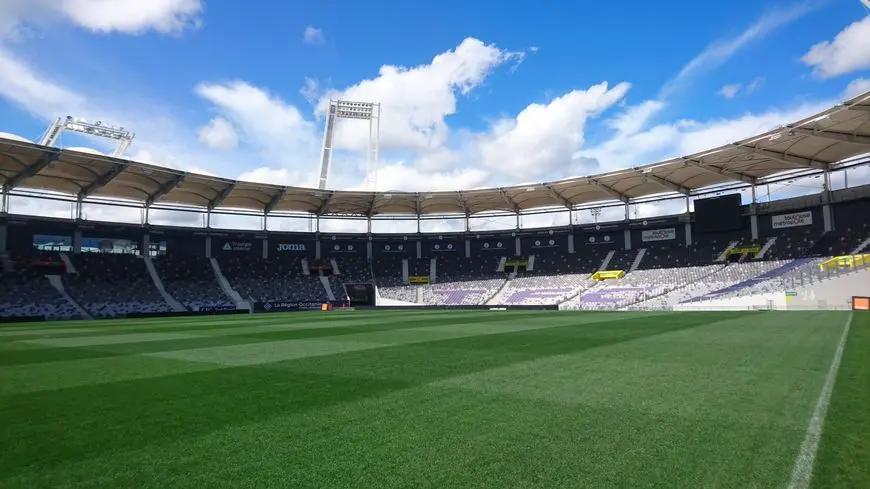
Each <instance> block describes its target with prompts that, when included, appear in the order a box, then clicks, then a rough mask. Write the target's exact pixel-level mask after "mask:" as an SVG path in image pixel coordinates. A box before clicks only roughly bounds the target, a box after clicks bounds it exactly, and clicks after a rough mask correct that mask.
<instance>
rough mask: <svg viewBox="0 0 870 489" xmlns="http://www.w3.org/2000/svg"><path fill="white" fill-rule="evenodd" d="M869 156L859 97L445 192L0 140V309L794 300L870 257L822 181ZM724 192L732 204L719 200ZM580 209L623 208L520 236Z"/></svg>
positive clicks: (68, 313)
mask: <svg viewBox="0 0 870 489" xmlns="http://www.w3.org/2000/svg"><path fill="white" fill-rule="evenodd" d="M868 152H870V93H866V94H863V95H861V96H859V97H856V98H854V99H852V100H850V101H847V102H845V103H844V104H841V105H838V106H835V107H832V108H831V109H828V110H826V111H824V112H822V113H819V114H816V115H814V116H812V117H808V118H806V119H804V120H801V121H798V122H795V123H790V124H786V125H784V126H782V127H780V128H777V129H775V130H772V131H769V132H767V133H764V134H761V135H758V136H755V137H752V138H748V139H746V140H742V141H739V142H735V143H733V144H729V145H725V146H722V147H719V148H715V149H712V150H709V151H705V152H701V153H697V154H693V155H688V156H684V157H680V158H674V159H671V160H668V161H664V162H660V163H656V164H651V165H646V166H639V167H635V168H630V169H625V170H620V171H616V172H611V173H606V174H600V175H591V176H584V177H579V178H569V179H565V180H559V181H553V182H545V183H539V184H529V185H517V186H509V187H499V188H489V189H476V190H467V191H451V192H413V193H412V192H357V191H330V190H319V189H306V188H298V187H287V186H276V185H264V184H258V183H251V182H241V181H234V180H228V179H223V178H217V177H210V176H204V175H197V174H192V173H187V172H181V171H177V170H172V169H168V168H163V167H158V166H152V165H146V164H142V163H138V162H134V161H129V160H124V159H119V158H112V157H107V156H101V155H93V154H87V153H82V152H77V151H70V150H61V149H57V148H51V147H46V146H40V145H35V144H30V143H26V142H21V141H15V140H11V139H0V174H2V177H3V209H2V210H3V214H2V217H0V253H2V258H3V269H4V288H3V297H0V306H2V307H0V314H2V315H3V316H6V317H47V318H62V317H107V316H120V315H137V314H139V315H141V314H169V313H177V314H181V313H190V312H215V311H220V310H250V309H256V310H266V311H269V310H278V309H294V308H310V307H319V305H320V304H324V303H338V304H345V303H352V304H364V305H373V304H374V303H376V302H377V303H379V304H392V305H413V304H418V305H419V304H427V305H442V306H462V307H468V306H492V305H511V306H551V307H555V306H559V307H561V308H578V309H627V308H673V307H683V306H685V305H691V304H693V303H705V302H709V301H715V300H723V299H728V298H733V297H740V296H745V295H747V294H756V295H757V294H764V293H776V294H779V295H784V296H787V294H789V293H792V294H795V295H796V293H795V292H794V291H795V289H798V288H801V287H805V286H808V285H811V284H815V283H818V282H819V281H823V280H829V279H830V277H831V275H832V271H835V272H837V273H836V274H837V275H838V276H839V271H840V267H839V266H838V267H826V266H825V265H824V264H825V263H827V262H829V261H830V260H831V258H832V257H836V256H853V255H859V256H863V255H861V253H863V252H864V251H865V250H866V249H867V247H868V240H870V227H868V226H870V219H868V216H870V187H868V186H858V187H853V188H845V189H840V190H836V191H835V190H832V188H831V184H830V181H831V177H832V175H836V174H838V173H839V172H845V171H847V170H849V169H851V168H855V167H866V165H867V162H868V158H867V153H868ZM812 177H818V178H819V179H821V181H822V182H823V183H822V190H821V192H819V193H818V194H813V195H809V196H802V197H795V198H791V199H785V200H778V201H773V202H765V203H760V202H758V201H757V199H756V189H757V188H758V187H759V186H761V185H765V184H770V183H775V182H779V181H783V180H786V179H794V178H812ZM741 189H742V190H745V191H749V192H750V193H751V199H750V201H749V202H748V203H745V204H743V203H741V202H740V199H739V198H738V199H736V201H735V199H733V198H730V199H729V198H728V197H727V195H729V194H732V195H733V194H734V192H737V191H739V190H741ZM717 195H725V197H721V198H712V197H715V196H717ZM16 198H27V199H42V200H44V201H54V202H65V203H68V204H69V205H70V206H71V208H72V209H73V212H72V215H71V219H56V218H44V217H35V216H26V215H20V214H15V213H14V210H15V209H14V208H11V207H10V199H16ZM663 199H667V200H673V199H679V200H680V201H681V202H684V203H685V208H684V212H681V213H679V214H676V215H670V216H658V217H648V218H644V219H632V218H631V216H630V213H629V206H630V205H633V204H637V203H642V202H656V201H660V200H663ZM691 202H694V207H695V210H694V212H692V211H691V205H690V203H691ZM86 205H109V206H118V207H119V208H133V209H139V210H140V211H141V214H142V219H141V222H139V223H136V224H122V223H107V222H95V221H89V220H83V219H82V217H83V216H82V208H83V207H84V206H86ZM590 206H593V207H624V208H625V214H624V216H625V218H624V219H621V220H617V221H608V222H601V223H593V224H574V223H575V220H574V219H573V218H571V219H569V221H568V222H570V223H571V224H567V225H565V226H557V227H551V228H546V229H523V228H522V227H521V226H520V218H521V216H524V215H534V214H547V213H556V212H559V213H566V212H567V213H568V214H573V213H576V212H579V211H581V210H584V209H588V208H589V207H590ZM702 209H703V210H702ZM156 210H159V211H174V212H187V213H193V214H198V215H203V216H205V226H203V227H201V228H192V227H178V226H165V225H156V224H153V223H152V222H151V220H150V219H149V215H150V213H151V212H153V211H156ZM214 215H238V216H256V217H259V218H261V219H262V223H263V228H262V229H260V230H254V231H250V230H249V231H239V230H228V229H216V228H214V227H213V226H211V222H212V217H213V216H214ZM505 216H515V217H516V223H517V225H516V227H515V228H514V229H507V230H500V231H485V232H484V231H479V232H478V231H472V230H471V226H470V225H469V222H470V221H471V220H472V219H475V218H482V217H484V218H491V217H505ZM282 218H286V219H313V220H315V221H316V222H317V223H318V225H316V226H315V228H314V231H313V232H298V233H291V232H281V231H277V230H273V229H269V227H268V226H267V223H269V222H270V220H273V219H282ZM327 218H339V219H354V220H363V221H365V222H366V223H367V225H368V232H366V233H329V232H320V226H319V222H320V220H321V219H327ZM389 219H405V220H409V219H410V220H416V222H417V232H413V233H407V234H383V233H373V232H371V231H372V222H373V221H378V220H389ZM434 219H439V220H440V219H458V220H464V222H465V225H464V229H465V231H460V232H451V233H423V232H420V231H422V229H421V228H422V226H421V222H423V221H425V220H434ZM91 252H94V253H91ZM868 261H870V260H868ZM863 263H864V262H863V259H861V260H858V261H853V262H851V264H850V265H849V267H848V271H850V272H853V273H863V272H865V271H866V270H862V271H860V272H855V271H854V269H855V268H860V269H863V268H864V265H863ZM856 264H857V265H856ZM598 271H601V272H604V271H613V272H621V275H619V274H617V275H614V277H617V276H618V277H619V278H616V279H614V280H598V279H600V278H602V277H600V276H599V277H594V278H593V277H592V274H594V273H595V272H598ZM604 278H608V276H605V277H604ZM788 297H794V295H792V296H788ZM841 302H842V301H840V300H837V301H834V302H833V303H827V302H825V304H828V305H830V306H832V307H840V306H842V305H843V304H842V303H841ZM819 304H820V305H824V304H821V303H819Z"/></svg>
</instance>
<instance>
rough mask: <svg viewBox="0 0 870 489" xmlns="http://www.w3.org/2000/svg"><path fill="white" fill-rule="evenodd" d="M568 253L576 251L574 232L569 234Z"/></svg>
mask: <svg viewBox="0 0 870 489" xmlns="http://www.w3.org/2000/svg"><path fill="white" fill-rule="evenodd" d="M568 253H570V254H573V253H574V233H571V234H569V235H568Z"/></svg>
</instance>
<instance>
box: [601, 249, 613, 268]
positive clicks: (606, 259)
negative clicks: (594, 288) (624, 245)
mask: <svg viewBox="0 0 870 489" xmlns="http://www.w3.org/2000/svg"><path fill="white" fill-rule="evenodd" d="M615 254H616V250H610V251H608V252H607V256H605V257H604V260H602V261H601V266H599V267H598V271H599V272H600V271H602V270H607V266H608V265H610V260H612V259H613V255H615Z"/></svg>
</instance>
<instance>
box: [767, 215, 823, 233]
mask: <svg viewBox="0 0 870 489" xmlns="http://www.w3.org/2000/svg"><path fill="white" fill-rule="evenodd" d="M770 223H771V226H772V227H773V229H782V228H794V227H798V226H809V225H810V224H812V223H813V213H812V212H810V211H804V212H795V213H793V214H779V215H777V216H773V217H771V218H770Z"/></svg>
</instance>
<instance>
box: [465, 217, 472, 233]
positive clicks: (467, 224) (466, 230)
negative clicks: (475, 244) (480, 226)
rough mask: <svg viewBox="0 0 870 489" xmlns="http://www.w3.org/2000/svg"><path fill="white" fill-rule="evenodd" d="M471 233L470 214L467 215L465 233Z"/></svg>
mask: <svg viewBox="0 0 870 489" xmlns="http://www.w3.org/2000/svg"><path fill="white" fill-rule="evenodd" d="M469 231H471V224H470V223H469V222H468V214H466V215H465V232H466V233H467V232H469Z"/></svg>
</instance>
